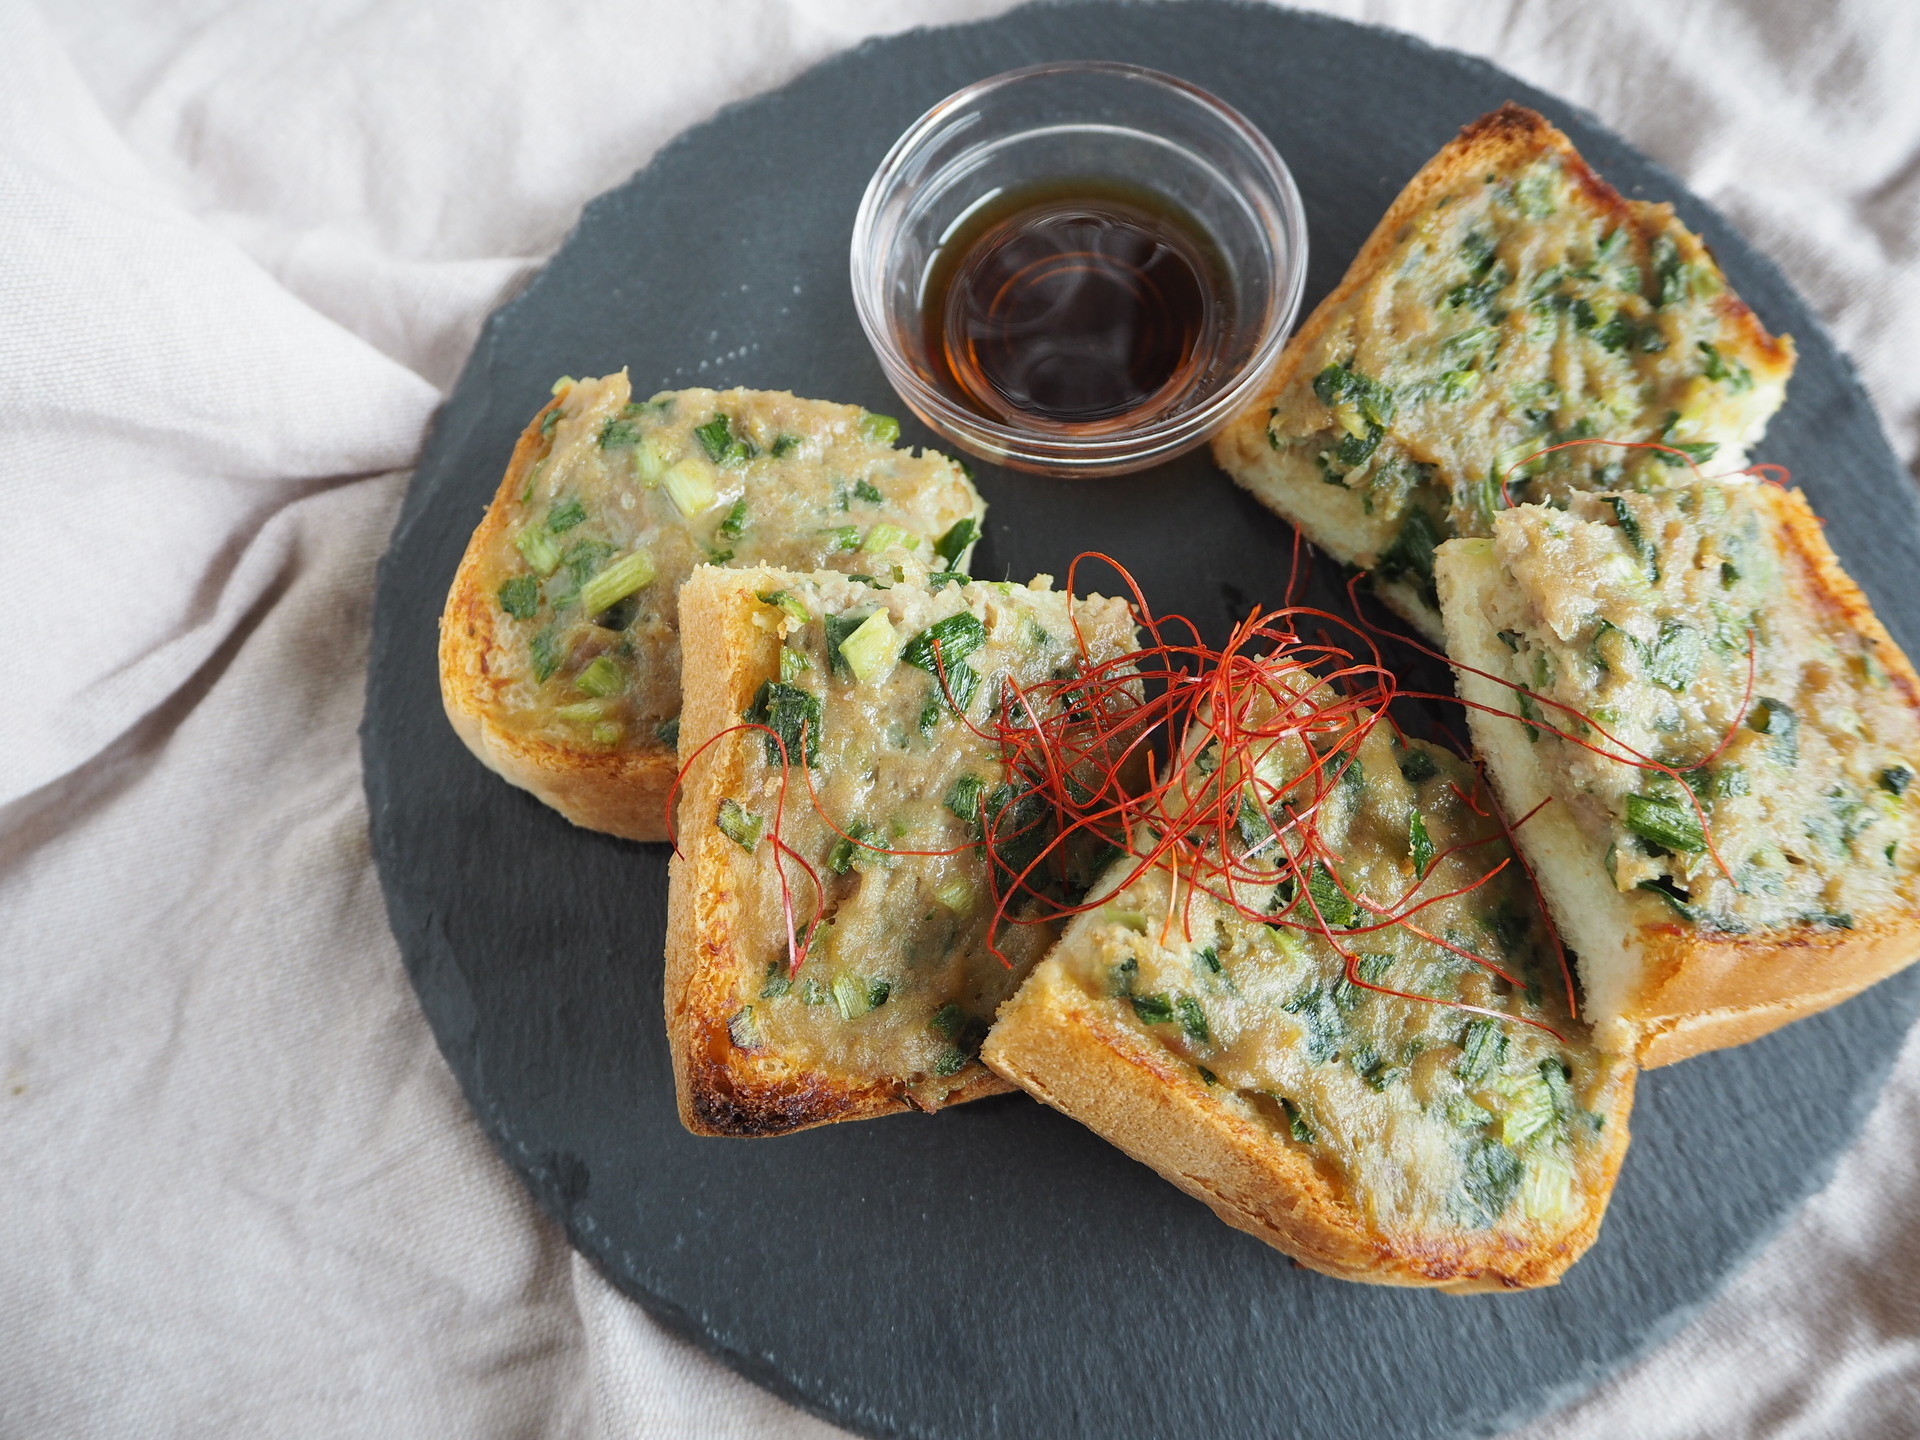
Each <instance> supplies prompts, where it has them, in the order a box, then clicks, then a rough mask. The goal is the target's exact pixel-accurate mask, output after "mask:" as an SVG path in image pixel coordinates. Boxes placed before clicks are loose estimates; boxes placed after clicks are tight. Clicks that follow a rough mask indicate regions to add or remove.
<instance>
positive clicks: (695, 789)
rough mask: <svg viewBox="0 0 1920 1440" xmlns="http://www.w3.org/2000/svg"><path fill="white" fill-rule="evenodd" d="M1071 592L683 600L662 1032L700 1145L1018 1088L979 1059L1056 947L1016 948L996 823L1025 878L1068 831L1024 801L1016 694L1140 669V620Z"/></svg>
mask: <svg viewBox="0 0 1920 1440" xmlns="http://www.w3.org/2000/svg"><path fill="white" fill-rule="evenodd" d="M1050 583H1051V582H1050V581H1049V580H1048V579H1047V578H1046V577H1041V579H1038V580H1036V581H1034V582H1033V584H1032V585H1031V586H1017V585H1009V584H1003V583H991V582H983V581H973V582H971V583H968V582H967V581H966V580H965V578H964V577H954V578H949V577H948V576H946V575H944V574H939V573H935V574H932V575H927V574H925V573H924V572H913V571H909V572H908V579H906V580H904V581H898V582H895V583H893V584H891V585H885V584H881V583H878V582H868V581H862V580H858V579H855V578H852V577H850V576H845V575H839V574H834V573H831V572H815V573H812V574H796V573H793V572H790V571H783V570H774V569H768V568H755V569H740V570H732V569H721V568H717V567H712V566H703V567H701V568H700V569H698V570H696V571H694V573H693V577H692V578H691V579H690V580H688V581H687V583H686V585H685V587H684V588H683V589H682V591H681V597H680V599H681V605H680V614H681V624H682V636H683V643H684V647H685V650H684V653H685V659H686V665H685V674H686V680H685V691H686V706H685V709H684V710H683V711H682V718H681V732H680V746H681V753H682V754H684V755H686V756H687V757H688V768H687V773H686V776H685V780H684V784H683V788H682V790H681V797H680V801H679V834H678V848H677V850H676V853H675V855H674V858H673V860H672V863H671V884H670V890H669V898H668V918H667V956H666V959H667V973H666V1013H667V1031H668V1036H669V1039H670V1042H671V1046H672V1051H673V1068H674V1084H675V1088H676V1091H677V1093H678V1096H679V1104H680V1116H681V1119H682V1121H683V1122H684V1123H685V1124H686V1126H687V1128H688V1129H689V1130H692V1131H694V1132H695V1133H696V1134H703V1135H737V1136H750V1135H779V1134H785V1133H787V1132H789V1131H794V1130H800V1129H804V1128H806V1127H808V1126H813V1125H823V1124H827V1123H830V1122H832V1121H838V1120H858V1119H863V1118H865V1117H868V1116H873V1115H882V1114H886V1113H888V1112H890V1111H895V1110H906V1109H919V1110H937V1109H939V1108H941V1107H942V1106H945V1105H952V1104H956V1103H958V1102H960V1101H963V1100H972V1099H975V1098H978V1097H979V1096H982V1095H989V1094H994V1093H996V1092H999V1091H1002V1090H1005V1089H1006V1088H1007V1086H1006V1084H1005V1082H1003V1081H1001V1080H1000V1079H999V1078H998V1077H996V1076H995V1075H993V1074H992V1073H991V1072H990V1071H988V1070H986V1069H985V1068H983V1067H982V1066H981V1065H980V1064H979V1063H978V1061H977V1059H976V1055H977V1052H978V1050H979V1047H980V1041H981V1037H982V1036H983V1035H984V1034H985V1032H986V1027H987V1022H988V1021H989V1020H990V1019H991V1018H992V1016H993V1013H994V1010H995V1008H996V1007H997V1006H998V1005H999V1003H1000V1002H1001V1000H1003V999H1005V998H1006V996H1007V995H1009V994H1011V993H1012V991H1013V989H1014V987H1015V986H1016V985H1018V984H1019V982H1020V980H1021V979H1022V978H1023V977H1024V976H1025V974H1026V972H1027V970H1028V969H1029V968H1030V967H1031V965H1032V963H1033V962H1034V961H1035V960H1036V959H1038V958H1039V955H1040V953H1041V952H1042V951H1043V950H1044V949H1045V948H1046V946H1047V944H1048V943H1049V942H1050V940H1051V938H1052V934H1053V931H1052V929H1051V928H1050V927H1048V926H1045V925H1036V924H1031V923H1028V924H1023V923H1018V922H1019V921H1020V920H1022V919H1023V918H1024V917H1025V914H1026V912H1024V911H1023V910H1021V909H1018V908H1016V909H1014V910H1013V911H1012V913H1011V917H1010V918H1011V921H1012V922H1014V923H1004V924H1000V925H999V926H998V927H997V929H996V926H995V919H996V917H995V900H994V893H995V885H994V882H993V880H992V877H990V875H989V871H988V859H987V856H986V854H985V852H984V849H983V841H982V833H983V823H984V825H986V826H990V827H991V831H990V835H991V837H992V838H993V839H994V840H995V842H996V843H997V844H998V845H999V847H1000V849H999V856H1000V859H1001V861H1003V862H1004V863H1006V864H1010V865H1013V866H1015V867H1016V869H1017V868H1019V867H1023V866H1024V865H1026V864H1027V863H1029V862H1030V861H1031V860H1032V859H1033V858H1034V856H1035V855H1036V854H1037V853H1038V851H1039V849H1040V847H1041V845H1042V844H1043V843H1045V842H1046V841H1047V839H1048V838H1049V835H1050V832H1049V831H1048V830H1047V826H1048V825H1049V824H1051V823H1052V816H1053V811H1052V809H1051V808H1050V807H1049V806H1048V805H1046V804H1045V803H1044V801H1042V800H1041V799H1040V797H1038V796H1037V795H1032V794H1028V793H1022V792H1020V791H1018V790H1017V789H1016V787H1015V786H1014V785H1012V784H1010V783H1009V782H1008V778H1007V774H1006V768H1005V766H1004V765H1003V763H1002V758H1001V749H1000V746H999V744H998V743H997V741H996V740H995V738H994V731H993V729H992V725H991V722H990V716H992V715H994V714H997V713H999V704H1000V699H1001V697H1002V695H1003V694H1007V693H1009V692H1008V690H1007V687H1008V685H1009V684H1010V683H1011V684H1017V685H1018V686H1020V687H1021V689H1022V690H1023V691H1025V690H1028V689H1030V688H1031V687H1033V686H1035V685H1039V684H1042V683H1044V682H1048V681H1052V680H1056V679H1061V678H1067V677H1071V676H1073V675H1076V674H1079V673H1083V672H1084V667H1086V666H1088V665H1090V664H1091V665H1099V664H1102V663H1104V662H1108V661H1111V660H1114V659H1116V658H1118V657H1122V656H1125V655H1127V654H1129V653H1130V652H1131V651H1132V650H1133V649H1134V644H1135V641H1134V628H1133V620H1132V616H1131V613H1130V611H1129V609H1128V607H1127V605H1126V604H1125V603H1124V602H1123V601H1120V600H1103V599H1101V598H1100V597H1098V596H1094V597H1092V598H1089V599H1082V600H1079V601H1077V602H1074V603H1073V606H1072V609H1071V611H1070V610H1069V602H1068V597H1067V596H1066V595H1064V594H1061V593H1058V592H1056V591H1053V590H1051V589H1050V588H1048V587H1049V585H1050ZM1076 626H1077V633H1076ZM1036 703H1037V702H1036ZM748 725H753V726H758V727H761V728H745V727H746V726H748ZM776 737H777V738H776ZM782 744H784V746H785V751H784V760H785V763H783V752H782ZM1016 852H1024V854H1025V858H1024V859H1023V858H1021V854H1020V853H1016ZM1093 863H1094V862H1092V861H1091V859H1089V861H1088V865H1087V869H1088V872H1089V873H1085V874H1082V875H1080V876H1079V879H1078V883H1079V885H1080V886H1081V887H1082V888H1084V885H1085V883H1086V882H1087V881H1088V880H1090V879H1091V878H1092V875H1091V873H1090V872H1091V868H1092V864H1093ZM809 872H810V873H809ZM783 873H784V876H785V880H786V886H785V889H784V891H783V887H782V883H781V880H782V875H783ZM1064 878H1065V880H1066V881H1067V882H1071V881H1072V880H1073V879H1074V875H1073V874H1072V873H1068V874H1067V875H1066V876H1065V877H1064ZM816 879H817V881H818V888H816V884H815V881H816ZM816 922H817V923H816ZM790 927H791V928H790ZM790 936H791V941H790ZM996 945H997V947H998V949H999V952H1000V953H999V954H995V953H994V949H995V946H996ZM795 953H798V954H800V955H801V956H802V957H803V958H802V960H801V963H800V964H798V965H797V966H795V965H794V964H793V963H792V957H793V955H794V954H795Z"/></svg>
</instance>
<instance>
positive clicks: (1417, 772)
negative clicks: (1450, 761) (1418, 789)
mask: <svg viewBox="0 0 1920 1440" xmlns="http://www.w3.org/2000/svg"><path fill="white" fill-rule="evenodd" d="M1439 773H1440V767H1439V765H1438V764H1436V763H1435V761H1434V758H1433V756H1431V755H1429V754H1428V753H1427V752H1426V751H1425V750H1416V749H1414V748H1413V747H1412V746H1409V747H1408V748H1407V753H1406V754H1404V755H1402V756H1401V757H1400V774H1401V775H1402V776H1403V777H1405V779H1406V782H1407V783H1408V784H1409V785H1418V784H1420V783H1421V782H1422V781H1423V780H1431V779H1432V778H1433V777H1434V776H1436V775H1438V774H1439Z"/></svg>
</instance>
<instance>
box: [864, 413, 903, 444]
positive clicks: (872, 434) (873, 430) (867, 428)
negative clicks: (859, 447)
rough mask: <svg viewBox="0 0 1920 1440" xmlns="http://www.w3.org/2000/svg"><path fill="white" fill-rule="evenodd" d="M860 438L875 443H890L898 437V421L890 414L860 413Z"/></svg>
mask: <svg viewBox="0 0 1920 1440" xmlns="http://www.w3.org/2000/svg"><path fill="white" fill-rule="evenodd" d="M860 438H861V439H863V440H871V441H872V442H873V443H874V444H876V445H891V444H893V442H894V441H896V440H898V439H899V438H900V422H899V421H898V420H896V419H894V418H893V417H892V416H891V415H870V414H869V415H862V416H861V417H860Z"/></svg>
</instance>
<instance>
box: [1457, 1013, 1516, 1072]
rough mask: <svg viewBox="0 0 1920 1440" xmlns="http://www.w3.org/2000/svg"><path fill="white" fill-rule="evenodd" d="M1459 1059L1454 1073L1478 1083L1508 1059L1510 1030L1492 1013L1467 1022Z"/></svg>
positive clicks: (1461, 1039)
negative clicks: (1508, 1035) (1484, 1017)
mask: <svg viewBox="0 0 1920 1440" xmlns="http://www.w3.org/2000/svg"><path fill="white" fill-rule="evenodd" d="M1460 1049H1461V1050H1462V1052H1464V1053H1462V1055H1461V1056H1460V1063H1459V1064H1458V1065H1456V1066H1455V1067H1454V1074H1456V1075H1458V1076H1459V1077H1460V1079H1461V1080H1462V1081H1463V1082H1465V1083H1466V1084H1468V1085H1478V1084H1479V1083H1480V1082H1481V1081H1482V1080H1484V1079H1486V1078H1487V1077H1488V1076H1489V1075H1492V1074H1494V1073H1495V1072H1497V1071H1498V1070H1499V1069H1500V1067H1501V1066H1502V1065H1504V1064H1506V1063H1507V1032H1506V1029H1505V1027H1504V1026H1502V1025H1501V1023H1500V1022H1499V1021H1498V1020H1495V1019H1492V1018H1491V1017H1489V1018H1487V1019H1483V1020H1470V1021H1468V1022H1467V1028H1466V1031H1465V1033H1463V1034H1462V1035H1461V1037H1460Z"/></svg>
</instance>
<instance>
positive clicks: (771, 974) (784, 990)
mask: <svg viewBox="0 0 1920 1440" xmlns="http://www.w3.org/2000/svg"><path fill="white" fill-rule="evenodd" d="M792 993H793V976H792V974H790V973H789V972H788V970H787V962H786V961H784V960H769V961H768V962H767V981H766V984H764V985H762V986H761V987H760V998H761V999H762V1000H778V999H781V998H782V997H783V996H787V995H791V994H792Z"/></svg>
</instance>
